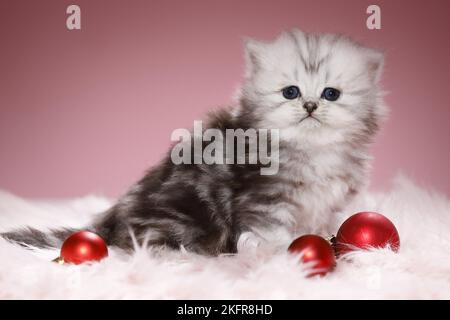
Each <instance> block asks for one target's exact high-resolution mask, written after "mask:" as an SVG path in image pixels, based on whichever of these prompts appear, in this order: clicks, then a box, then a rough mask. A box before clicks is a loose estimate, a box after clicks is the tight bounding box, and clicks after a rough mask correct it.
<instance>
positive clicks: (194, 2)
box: [0, 0, 450, 197]
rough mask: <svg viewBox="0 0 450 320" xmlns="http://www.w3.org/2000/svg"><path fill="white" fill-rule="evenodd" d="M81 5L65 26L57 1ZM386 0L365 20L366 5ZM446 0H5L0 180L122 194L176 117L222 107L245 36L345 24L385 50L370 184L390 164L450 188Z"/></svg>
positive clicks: (47, 192) (22, 187)
mask: <svg viewBox="0 0 450 320" xmlns="http://www.w3.org/2000/svg"><path fill="white" fill-rule="evenodd" d="M71 3H76V4H78V5H80V7H81V10H82V30H81V31H68V30H67V29H66V26H65V20H66V13H65V9H66V7H67V6H68V5H69V4H71ZM372 3H376V4H379V5H380V6H381V9H382V29H381V30H378V31H370V30H367V28H366V26H365V20H366V13H365V11H366V8H367V6H368V5H369V4H372ZM449 15H450V1H446V0H443V1H436V0H428V1H422V2H420V1H406V0H405V1H399V0H396V1H364V0H355V1H350V0H347V1H334V0H333V1H332V0H329V1H323V0H321V1H318V0H314V1H312V0H311V1H300V0H295V1H280V0H271V1H267V0H264V1H262V0H259V1H256V0H252V1H249V0H239V1H237V0H236V1H232V0H221V1H216V0H204V1H198V0H189V1H188V0H179V1H173V0H170V1H168V0H164V1H162V0H152V1H111V0H108V1H99V0H89V1H87V0H86V1H84V0H73V1H63V0H54V1H22V0H19V1H18V0H14V1H13V0H6V1H5V0H2V1H1V2H0V41H1V43H0V188H1V189H6V190H9V191H11V192H14V193H16V194H19V195H22V196H29V197H69V196H77V195H84V194H87V193H92V192H94V193H97V194H105V195H108V196H117V195H119V194H120V193H122V192H124V191H125V190H126V188H127V187H128V186H129V185H130V184H131V183H133V182H134V181H135V180H136V179H138V178H139V177H140V176H141V175H142V174H143V172H144V170H146V169H147V168H148V167H149V166H150V165H152V164H155V163H157V161H158V160H159V159H160V158H161V156H162V155H163V154H164V153H165V151H166V150H167V148H168V146H169V144H170V134H171V132H172V130H173V129H175V128H180V127H187V128H189V127H191V126H192V123H193V120H194V119H199V118H200V117H201V115H202V114H204V113H205V112H206V111H207V110H210V109H211V108H215V107H218V106H221V105H226V104H227V103H229V101H230V97H231V95H232V93H233V92H234V89H235V87H236V86H237V85H238V84H239V81H240V80H241V76H242V73H243V58H242V57H243V55H242V44H241V37H243V36H253V37H256V38H262V39H269V38H271V37H274V36H275V35H276V34H278V33H279V32H280V31H281V30H285V29H289V28H292V27H299V28H301V29H304V30H307V31H316V32H341V33H346V34H349V35H351V36H353V37H355V38H356V39H359V40H361V41H363V42H364V43H366V44H368V45H371V46H375V47H379V48H382V49H384V50H385V51H386V53H387V60H386V71H385V74H384V78H383V84H384V87H385V88H386V90H388V91H389V92H390V94H389V95H388V96H387V102H388V104H389V105H390V107H391V110H392V111H391V117H390V120H389V122H388V123H387V124H386V126H385V128H384V130H383V131H382V133H381V135H380V136H379V137H378V140H377V143H376V145H375V146H374V155H375V158H376V161H375V162H374V171H373V177H372V188H375V189H386V188H387V187H388V186H389V184H390V181H391V179H392V177H393V176H394V175H395V173H397V172H398V171H402V172H404V173H405V174H407V175H409V176H411V177H412V178H414V179H415V180H416V181H418V182H421V183H424V184H426V185H429V186H433V187H434V188H436V189H438V190H441V191H443V192H445V193H446V194H447V195H449V194H450V174H449V170H448V164H449V163H450V152H449V148H448V145H449V141H448V139H449V133H450V126H449V118H450V106H449V102H448V101H449V97H450V90H449V89H450V88H449V83H450V72H449V71H450V70H449V69H450V68H449V67H450V58H449V57H450V42H449V41H448V39H449V35H448V32H449V30H450V19H449V18H448V17H449Z"/></svg>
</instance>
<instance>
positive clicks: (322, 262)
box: [288, 234, 336, 276]
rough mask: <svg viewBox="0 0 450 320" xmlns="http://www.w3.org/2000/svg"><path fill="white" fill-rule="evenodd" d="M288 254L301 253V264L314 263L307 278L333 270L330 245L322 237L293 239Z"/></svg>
mask: <svg viewBox="0 0 450 320" xmlns="http://www.w3.org/2000/svg"><path fill="white" fill-rule="evenodd" d="M288 251H289V252H292V253H300V252H301V253H302V254H301V261H302V262H305V263H306V262H315V264H314V266H313V267H312V269H313V272H312V273H311V274H310V275H309V276H315V275H321V276H323V275H325V274H326V273H327V272H329V271H330V270H332V269H333V268H334V265H335V264H336V259H335V257H334V251H333V248H332V247H331V245H330V243H329V242H328V241H327V240H325V239H324V238H322V237H319V236H316V235H313V234H307V235H304V236H301V237H300V238H297V239H295V240H294V241H293V242H292V243H291V245H290V246H289V248H288Z"/></svg>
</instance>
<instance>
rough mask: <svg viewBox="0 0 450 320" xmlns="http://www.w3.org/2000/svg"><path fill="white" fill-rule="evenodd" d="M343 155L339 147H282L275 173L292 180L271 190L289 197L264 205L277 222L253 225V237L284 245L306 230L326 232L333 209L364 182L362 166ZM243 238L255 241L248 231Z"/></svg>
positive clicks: (346, 200)
mask: <svg viewBox="0 0 450 320" xmlns="http://www.w3.org/2000/svg"><path fill="white" fill-rule="evenodd" d="M345 159H346V157H345V156H344V155H343V154H342V153H340V152H339V151H338V150H329V151H323V150H321V151H317V152H301V151H299V152H298V153H296V152H292V151H290V152H283V151H281V152H280V171H279V173H278V175H277V177H278V178H280V177H281V178H282V179H284V180H286V181H293V182H295V183H285V184H282V185H281V186H280V185H279V184H274V188H277V190H273V191H274V192H280V191H281V192H282V194H283V195H284V196H285V197H286V199H288V201H287V202H281V203H277V204H274V205H272V206H270V207H269V208H267V207H266V210H267V209H268V211H269V212H270V215H271V217H272V218H274V219H276V220H277V221H279V222H280V224H277V225H270V224H268V225H267V227H264V228H261V227H258V228H257V229H253V233H254V234H255V235H256V238H262V241H264V242H270V243H273V244H278V245H280V244H283V245H286V244H288V243H289V242H290V241H292V239H293V238H294V237H296V236H300V235H302V234H306V233H318V234H322V235H324V236H325V235H329V234H330V232H331V230H330V221H331V220H332V219H333V216H334V214H335V213H336V211H337V210H339V209H341V208H342V207H344V206H345V205H346V204H347V203H346V202H348V199H349V197H348V195H349V193H350V192H353V190H356V189H359V188H358V183H359V182H360V183H361V186H360V187H362V185H363V180H364V168H362V167H354V166H352V165H351V164H349V163H347V162H346V160H345ZM244 238H245V239H246V242H247V243H252V244H253V245H254V243H256V242H257V241H256V240H255V239H254V237H252V236H249V235H248V234H247V235H245V237H243V239H244ZM248 239H251V240H250V241H249V240H248ZM242 242H244V241H243V240H242Z"/></svg>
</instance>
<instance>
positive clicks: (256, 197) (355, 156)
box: [3, 30, 385, 255]
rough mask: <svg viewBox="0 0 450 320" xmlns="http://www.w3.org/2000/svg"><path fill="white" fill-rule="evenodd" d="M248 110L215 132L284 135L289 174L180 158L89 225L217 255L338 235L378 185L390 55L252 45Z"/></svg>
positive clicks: (293, 38)
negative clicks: (343, 216)
mask: <svg viewBox="0 0 450 320" xmlns="http://www.w3.org/2000/svg"><path fill="white" fill-rule="evenodd" d="M246 63H247V66H246V74H245V81H244V84H243V86H242V88H241V90H240V93H239V103H237V106H235V107H234V108H232V109H231V110H223V111H221V112H219V113H216V114H214V115H212V116H211V117H210V120H209V124H208V127H209V128H218V129H219V130H222V131H224V130H226V129H238V128H241V129H244V130H245V129H248V128H255V129H259V128H263V129H266V128H268V129H272V128H273V129H279V133H280V146H279V154H280V157H279V172H278V173H277V174H275V175H261V174H260V170H259V169H260V166H259V165H219V164H215V165H206V164H198V165H196V164H181V165H175V164H173V163H172V162H171V159H170V157H169V156H167V157H166V158H165V159H163V161H162V162H161V163H160V164H159V165H158V166H156V167H155V168H153V169H151V170H150V171H149V172H148V173H147V174H146V175H145V176H144V178H142V179H141V180H140V181H139V182H137V183H136V184H135V185H134V186H133V187H132V188H131V189H130V190H129V191H128V193H126V194H125V195H124V196H123V197H122V198H121V199H119V201H118V202H117V203H116V204H115V205H114V206H113V207H112V208H111V209H109V210H108V211H107V212H105V213H103V214H101V215H100V216H99V217H98V218H97V219H96V220H95V221H93V223H92V224H91V225H90V226H89V227H87V229H90V230H92V231H94V232H96V233H98V234H100V235H101V236H102V237H103V238H104V239H106V241H107V243H108V244H109V245H112V246H117V247H120V248H123V249H132V248H133V245H132V238H131V236H130V230H131V231H132V232H133V233H134V236H135V237H136V239H137V240H138V242H140V243H143V242H144V241H145V242H147V243H148V244H149V245H153V246H167V247H171V248H180V247H181V246H183V247H184V248H186V249H187V250H188V251H194V252H197V253H203V254H209V255H216V254H220V253H227V252H236V251H239V250H241V249H244V248H246V247H248V246H257V245H258V244H260V243H265V242H267V243H271V244H275V243H281V244H289V242H290V241H291V240H292V239H293V238H294V237H295V236H297V235H300V234H303V233H310V232H327V233H329V230H327V227H328V225H329V221H330V219H331V218H332V217H333V215H334V214H335V213H336V212H337V211H339V210H340V209H342V208H343V207H344V206H345V205H346V204H348V202H349V201H350V200H351V198H352V197H354V196H355V195H356V194H357V193H358V191H359V190H361V188H362V187H364V186H365V184H366V180H367V178H366V173H367V169H368V160H369V156H368V146H369V144H370V142H371V140H372V137H373V135H374V134H375V132H376V131H377V129H378V126H379V123H380V120H381V119H382V117H383V115H384V113H385V109H384V104H383V101H382V95H381V90H380V87H379V79H380V74H381V70H382V66H383V56H382V54H381V53H380V52H378V51H375V50H373V49H369V48H366V47H363V46H361V45H359V44H357V43H355V42H353V41H351V40H350V39H348V38H346V37H343V36H338V35H329V34H326V35H313V34H306V33H303V32H301V31H299V30H293V31H291V32H288V33H283V34H281V35H280V36H279V37H278V38H277V39H275V40H274V41H273V42H259V41H255V40H248V41H247V42H246ZM72 231H73V230H69V229H63V230H55V231H52V232H49V233H44V232H41V231H38V230H35V229H26V230H21V231H16V232H10V233H5V234H3V237H5V238H7V239H10V240H11V241H15V242H21V243H27V244H31V245H36V246H58V245H59V243H60V241H61V240H62V239H64V237H66V236H67V235H68V234H70V232H72Z"/></svg>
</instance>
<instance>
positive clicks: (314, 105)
mask: <svg viewBox="0 0 450 320" xmlns="http://www.w3.org/2000/svg"><path fill="white" fill-rule="evenodd" d="M303 108H304V109H305V110H306V112H308V114H312V113H313V112H314V111H315V110H316V109H317V103H315V102H311V101H307V102H305V103H304V104H303Z"/></svg>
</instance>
